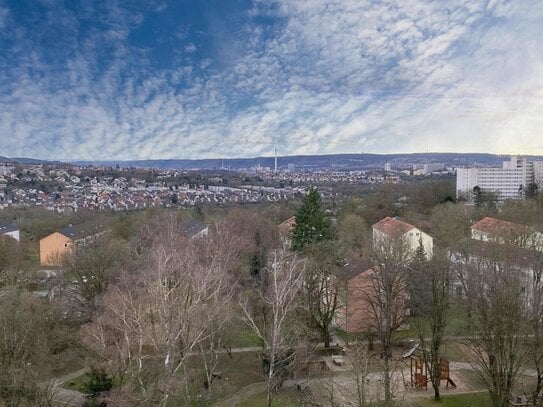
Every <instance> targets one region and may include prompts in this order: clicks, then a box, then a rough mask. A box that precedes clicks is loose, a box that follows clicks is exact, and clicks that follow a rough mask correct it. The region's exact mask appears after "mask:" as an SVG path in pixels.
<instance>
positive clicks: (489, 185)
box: [456, 157, 543, 201]
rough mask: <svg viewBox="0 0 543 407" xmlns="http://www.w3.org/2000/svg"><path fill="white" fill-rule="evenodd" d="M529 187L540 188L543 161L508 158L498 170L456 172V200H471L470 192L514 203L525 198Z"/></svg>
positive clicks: (458, 170) (473, 169)
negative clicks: (477, 189) (463, 198)
mask: <svg viewBox="0 0 543 407" xmlns="http://www.w3.org/2000/svg"><path fill="white" fill-rule="evenodd" d="M532 184H536V185H538V187H539V188H540V189H541V187H542V186H543V161H531V160H528V159H526V158H524V157H511V159H510V161H504V162H503V166H502V168H495V167H486V168H457V169H456V196H457V197H459V198H460V197H465V198H467V199H468V200H470V201H471V200H473V195H474V194H473V191H474V188H475V187H479V188H480V190H481V191H483V192H492V193H496V195H497V198H498V199H499V200H505V199H518V198H523V197H524V196H525V195H526V190H527V188H529V187H530V186H531V185H532Z"/></svg>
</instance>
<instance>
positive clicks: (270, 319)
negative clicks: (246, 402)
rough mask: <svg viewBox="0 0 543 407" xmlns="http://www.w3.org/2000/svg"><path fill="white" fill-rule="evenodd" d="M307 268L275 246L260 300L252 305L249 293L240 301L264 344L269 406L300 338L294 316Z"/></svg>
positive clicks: (245, 319) (246, 315) (294, 256)
mask: <svg viewBox="0 0 543 407" xmlns="http://www.w3.org/2000/svg"><path fill="white" fill-rule="evenodd" d="M304 268H305V267H304V264H303V263H302V262H301V261H299V260H298V259H297V257H296V255H295V254H289V253H288V252H287V250H285V249H282V250H275V251H274V252H273V254H272V258H271V261H270V264H269V266H268V267H266V268H265V269H264V272H265V273H264V274H265V279H266V283H267V284H266V285H265V287H264V288H263V289H262V291H260V292H259V293H258V299H257V303H258V304H257V305H255V304H253V306H251V305H250V302H249V298H247V295H245V296H243V297H242V298H241V301H240V305H241V309H242V312H243V319H244V321H245V323H246V324H247V325H248V326H249V327H250V328H251V329H252V330H254V332H255V333H256V335H257V336H258V337H259V338H260V340H261V341H262V343H263V344H264V362H265V365H266V376H267V384H268V385H267V405H268V407H271V405H272V400H273V394H274V392H275V391H276V390H277V388H278V387H279V386H280V385H281V383H282V381H283V379H284V376H283V374H284V371H285V369H286V368H287V367H288V366H289V365H290V364H291V363H292V361H293V359H294V356H295V350H296V345H297V344H298V342H299V335H300V332H299V325H298V324H296V323H295V317H296V313H297V311H298V310H299V309H300V307H301V304H300V301H299V300H300V293H301V289H302V284H303V281H304V274H305V273H304V271H305V270H304ZM260 306H261V307H262V308H263V309H264V311H263V312H261V308H260Z"/></svg>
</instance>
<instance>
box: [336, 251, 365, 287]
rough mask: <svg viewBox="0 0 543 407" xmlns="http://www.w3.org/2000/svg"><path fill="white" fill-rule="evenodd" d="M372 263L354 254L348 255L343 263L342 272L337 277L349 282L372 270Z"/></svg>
mask: <svg viewBox="0 0 543 407" xmlns="http://www.w3.org/2000/svg"><path fill="white" fill-rule="evenodd" d="M372 266H373V265H372V263H371V261H370V260H369V259H367V258H364V257H362V256H360V255H358V254H356V253H353V252H351V253H348V254H347V255H346V256H345V259H344V261H343V270H341V271H340V273H339V275H338V277H339V278H341V279H343V280H346V281H349V280H350V279H352V278H353V277H356V276H358V275H359V274H361V273H364V272H366V271H368V270H369V269H371V268H372Z"/></svg>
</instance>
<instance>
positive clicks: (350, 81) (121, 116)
mask: <svg viewBox="0 0 543 407" xmlns="http://www.w3.org/2000/svg"><path fill="white" fill-rule="evenodd" d="M275 145H276V146H277V148H278V152H279V154H281V155H286V154H326V153H349V152H372V153H388V152H415V151H426V150H427V149H428V150H430V151H457V152H494V153H514V154H516V153H523V154H528V153H529V154H543V1H539V0H529V1H524V0H484V1H478V0H443V1H437V0H416V1H415V0H402V1H395V0H394V1H392V0H391V1H387V0H368V1H365V0H279V1H263V0H254V1H250V0H216V1H211V0H195V1H186V0H176V1H166V0H157V1H152V0H150V1H121V0H108V1H99V0H86V1H77V0H71V1H60V0H32V1H30V0H28V1H27V0H0V155H6V156H31V157H39V158H45V159H118V160H120V159H145V158H208V157H213V158H215V157H242V156H245V157H247V156H257V155H271V154H273V147H274V146H275Z"/></svg>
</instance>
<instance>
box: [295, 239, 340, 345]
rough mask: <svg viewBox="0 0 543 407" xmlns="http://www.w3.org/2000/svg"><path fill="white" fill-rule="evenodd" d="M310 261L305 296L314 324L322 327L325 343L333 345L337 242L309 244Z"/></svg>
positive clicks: (337, 259)
mask: <svg viewBox="0 0 543 407" xmlns="http://www.w3.org/2000/svg"><path fill="white" fill-rule="evenodd" d="M306 252H307V254H308V262H307V267H306V278H305V281H304V297H305V301H306V304H307V308H308V311H309V317H310V319H311V325H312V326H313V327H315V328H317V330H318V331H319V333H320V335H321V338H322V340H323V341H324V347H325V348H329V347H330V327H331V324H332V321H333V319H334V317H335V315H336V311H337V308H338V306H339V303H338V279H337V277H336V275H337V271H338V270H339V265H340V261H341V259H340V257H341V256H340V255H339V253H338V248H337V246H336V245H335V244H334V243H331V242H321V243H316V244H314V245H311V246H308V247H307V248H306Z"/></svg>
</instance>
